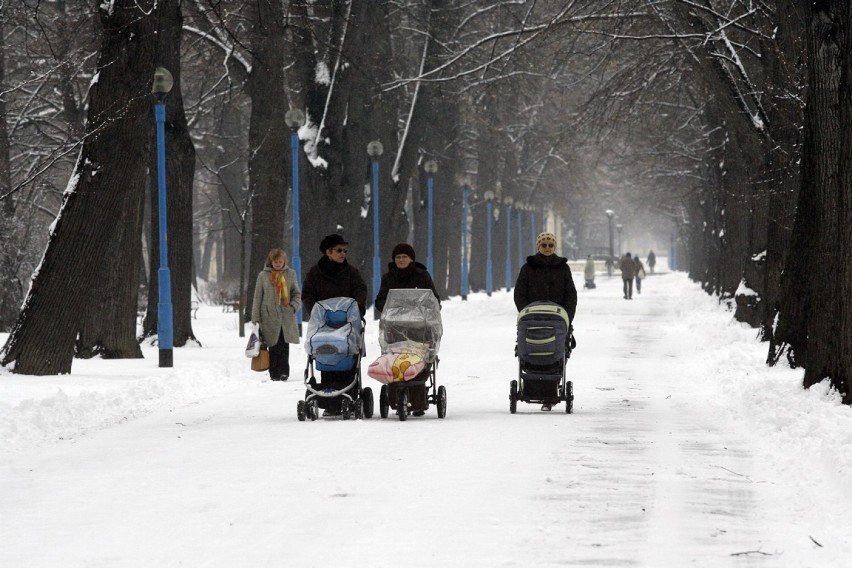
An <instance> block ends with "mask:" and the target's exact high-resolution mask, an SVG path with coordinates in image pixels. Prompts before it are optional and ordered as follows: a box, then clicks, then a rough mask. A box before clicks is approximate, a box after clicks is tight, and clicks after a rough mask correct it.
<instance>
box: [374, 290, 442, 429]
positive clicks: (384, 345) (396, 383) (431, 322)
mask: <svg viewBox="0 0 852 568" xmlns="http://www.w3.org/2000/svg"><path fill="white" fill-rule="evenodd" d="M443 331H444V329H443V325H442V323H441V307H440V305H439V304H438V300H437V298H435V295H434V293H433V292H432V291H431V290H425V289H392V290H389V291H388V297H387V301H386V302H385V306H384V309H383V310H382V315H381V318H380V319H379V345H380V346H381V349H382V354H381V356H379V358H378V359H376V361H374V362H373V363H371V364H370V366H369V368H368V370H367V373H368V374H369V375H370V376H371V377H373V378H374V379H376V380H377V381H379V382H381V383H383V384H382V389H381V392H380V393H379V413H380V415H381V417H382V418H387V417H388V414H389V411H390V409H393V410H395V411H396V414H397V416H399V419H400V420H407V419H408V416H409V414H414V415H415V416H419V415H422V414H424V413H425V412H426V411H427V410H429V405H430V404H434V405H435V406H436V408H437V411H438V418H444V417H445V416H446V414H447V389H446V388H444V387H443V386H440V387H439V386H438V385H437V381H436V378H435V371H436V369H437V367H438V349H439V348H440V344H441V335H442V334H443Z"/></svg>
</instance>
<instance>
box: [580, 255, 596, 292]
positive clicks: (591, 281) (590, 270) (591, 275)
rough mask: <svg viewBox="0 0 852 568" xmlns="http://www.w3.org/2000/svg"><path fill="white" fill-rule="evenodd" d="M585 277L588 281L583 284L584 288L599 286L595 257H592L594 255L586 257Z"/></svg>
mask: <svg viewBox="0 0 852 568" xmlns="http://www.w3.org/2000/svg"><path fill="white" fill-rule="evenodd" d="M583 277H584V278H585V279H586V283H585V284H584V285H583V287H584V288H588V289H589V290H591V289H592V288H596V287H597V286H595V259H593V258H592V255H589V256H588V257H587V258H586V267H585V268H584V269H583Z"/></svg>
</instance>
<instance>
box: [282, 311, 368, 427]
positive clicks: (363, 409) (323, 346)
mask: <svg viewBox="0 0 852 568" xmlns="http://www.w3.org/2000/svg"><path fill="white" fill-rule="evenodd" d="M305 351H306V352H307V353H308V363H307V367H306V368H305V387H306V389H307V390H306V392H305V399H304V400H300V401H299V402H298V403H297V405H296V416H297V417H298V419H299V420H300V421H304V420H306V419H310V420H316V419H317V418H318V417H319V415H320V414H319V410H320V409H322V410H324V411H325V412H324V413H323V414H324V415H331V416H338V415H339V416H342V417H343V419H344V420H348V419H350V418H353V417H354V418H356V419H361V418H371V417H372V416H373V392H372V390H370V389H369V388H365V389H362V388H361V357H362V356H363V354H364V322H363V320H362V319H361V312H360V311H359V309H358V303H357V302H356V301H355V300H353V299H352V298H329V299H327V300H321V301H319V302H317V303H316V304H315V305H314V307H313V310H312V311H311V317H310V320H309V321H308V329H307V332H306V334H305ZM315 370H317V371H320V373H321V375H320V377H321V381H320V382H319V383H318V382H317V380H316V374H315Z"/></svg>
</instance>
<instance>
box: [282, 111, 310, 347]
mask: <svg viewBox="0 0 852 568" xmlns="http://www.w3.org/2000/svg"><path fill="white" fill-rule="evenodd" d="M284 122H286V123H287V126H289V127H290V129H291V130H292V131H293V132H292V133H291V134H290V150H291V152H292V157H291V161H292V162H293V261H292V263H291V264H292V266H293V270H294V271H295V272H296V280H297V281H298V282H299V287H301V286H302V256H301V251H300V250H299V248H300V246H301V237H300V231H301V226H300V222H299V220H300V218H301V217H300V213H299V128H301V127H302V125H303V124H305V113H303V112H302V111H301V110H299V109H297V108H291V109H290V110H288V111H287V114H285V115H284ZM296 324H297V325H298V326H299V335H301V334H302V308H301V307H299V311H297V312H296Z"/></svg>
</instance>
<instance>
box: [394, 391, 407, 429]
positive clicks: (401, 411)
mask: <svg viewBox="0 0 852 568" xmlns="http://www.w3.org/2000/svg"><path fill="white" fill-rule="evenodd" d="M396 413H397V414H398V415H399V420H400V421H401V422H405V421H406V420H408V389H399V396H398V397H397V402H396Z"/></svg>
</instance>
